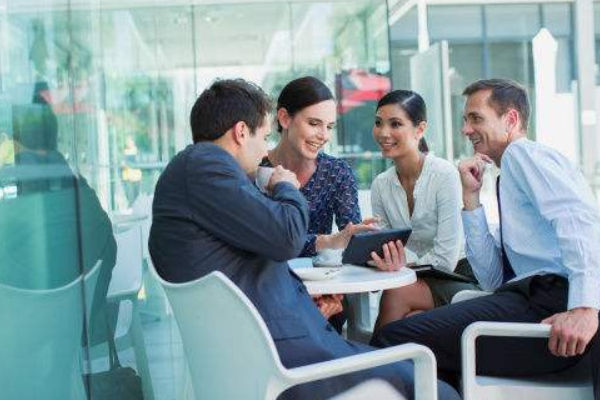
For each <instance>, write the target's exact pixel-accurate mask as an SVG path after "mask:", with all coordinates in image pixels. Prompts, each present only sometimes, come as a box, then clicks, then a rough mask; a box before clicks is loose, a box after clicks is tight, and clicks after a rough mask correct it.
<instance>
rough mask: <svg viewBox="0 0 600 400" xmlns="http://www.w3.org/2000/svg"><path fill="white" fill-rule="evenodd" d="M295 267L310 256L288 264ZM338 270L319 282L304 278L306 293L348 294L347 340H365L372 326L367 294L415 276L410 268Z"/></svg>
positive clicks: (347, 267) (352, 267)
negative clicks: (331, 276) (387, 270)
mask: <svg viewBox="0 0 600 400" xmlns="http://www.w3.org/2000/svg"><path fill="white" fill-rule="evenodd" d="M290 264H291V265H295V266H296V267H308V266H309V265H312V262H311V261H310V259H295V260H292V262H291V263H290ZM341 268H342V271H341V272H340V273H339V274H337V275H335V276H334V277H333V278H331V279H326V280H321V281H311V280H304V281H303V283H304V285H305V286H306V289H307V291H308V293H309V294H311V295H313V296H315V295H325V294H345V295H348V296H347V297H346V298H347V299H348V303H349V306H350V309H349V310H348V327H347V331H346V332H347V335H348V338H349V339H353V340H359V341H362V342H364V343H368V341H369V338H370V337H371V332H370V330H371V329H372V324H371V316H370V303H369V293H371V292H375V291H379V290H386V289H393V288H397V287H401V286H407V285H412V284H413V283H415V282H416V281H417V275H416V274H415V272H414V271H413V270H412V269H410V268H402V269H401V270H400V271H394V272H385V271H380V270H378V269H376V268H369V267H359V266H356V265H344V266H342V267H341Z"/></svg>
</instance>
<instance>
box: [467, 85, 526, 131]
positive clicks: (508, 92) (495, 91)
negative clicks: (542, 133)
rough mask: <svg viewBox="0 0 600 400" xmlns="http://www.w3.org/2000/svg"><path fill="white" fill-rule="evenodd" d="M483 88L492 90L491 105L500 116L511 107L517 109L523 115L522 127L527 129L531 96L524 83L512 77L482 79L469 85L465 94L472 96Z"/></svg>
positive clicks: (489, 99)
mask: <svg viewBox="0 0 600 400" xmlns="http://www.w3.org/2000/svg"><path fill="white" fill-rule="evenodd" d="M481 90H491V91H492V93H491V95H490V97H489V98H488V101H489V105H490V107H492V108H493V109H494V111H496V113H497V114H498V116H501V115H504V114H505V113H506V112H507V111H508V109H509V108H514V109H515V110H517V112H518V113H519V115H520V116H521V127H522V128H523V129H524V130H527V125H528V124H529V113H530V107H529V97H528V96H527V89H525V87H523V85H521V84H519V83H517V82H515V81H512V80H510V79H481V80H479V81H477V82H474V83H472V84H470V85H469V86H467V88H466V89H465V90H463V93H462V94H463V96H470V95H472V94H474V93H476V92H479V91H481Z"/></svg>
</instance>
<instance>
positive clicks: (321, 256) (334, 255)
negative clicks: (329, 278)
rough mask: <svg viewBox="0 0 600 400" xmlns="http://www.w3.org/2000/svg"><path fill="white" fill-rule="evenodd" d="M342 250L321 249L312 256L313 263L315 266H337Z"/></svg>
mask: <svg viewBox="0 0 600 400" xmlns="http://www.w3.org/2000/svg"><path fill="white" fill-rule="evenodd" d="M343 252H344V250H343V249H323V250H321V251H319V253H318V254H317V256H316V257H315V258H313V264H314V265H315V266H317V267H339V266H341V265H342V253H343Z"/></svg>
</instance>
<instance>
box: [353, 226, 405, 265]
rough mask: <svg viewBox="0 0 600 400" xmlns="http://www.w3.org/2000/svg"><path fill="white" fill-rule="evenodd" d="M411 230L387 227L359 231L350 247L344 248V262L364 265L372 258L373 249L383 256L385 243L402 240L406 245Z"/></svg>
mask: <svg viewBox="0 0 600 400" xmlns="http://www.w3.org/2000/svg"><path fill="white" fill-rule="evenodd" d="M411 232H412V230H411V229H385V230H381V231H374V232H363V233H357V234H356V235H354V236H352V238H351V239H350V243H348V247H346V250H344V255H343V257H342V263H343V264H354V265H364V264H366V263H367V261H369V260H370V259H371V252H372V251H375V252H376V253H377V254H378V255H379V256H380V257H383V250H382V246H383V245H384V244H385V243H388V242H392V241H396V240H400V241H402V244H403V245H405V244H406V242H407V240H408V237H409V236H410V234H411Z"/></svg>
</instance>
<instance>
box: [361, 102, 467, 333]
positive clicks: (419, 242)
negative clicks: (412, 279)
mask: <svg viewBox="0 0 600 400" xmlns="http://www.w3.org/2000/svg"><path fill="white" fill-rule="evenodd" d="M426 113H427V111H426V106H425V102H424V101H423V98H422V97H421V96H420V95H419V94H418V93H415V92H412V91H409V90H395V91H393V92H390V93H388V94H387V95H385V96H384V97H383V98H381V100H379V102H378V103H377V111H376V115H375V125H374V126H373V137H374V139H375V141H376V142H377V143H378V144H379V146H380V147H381V152H382V155H383V157H385V158H389V159H391V160H393V162H394V166H393V167H391V168H390V169H388V170H387V171H385V172H383V173H381V174H380V175H379V176H377V178H375V180H374V181H373V185H372V187H371V201H372V206H373V214H374V215H375V216H377V217H378V218H379V219H380V224H381V225H382V226H383V227H385V228H410V229H412V234H411V236H410V238H409V240H408V242H407V243H406V247H405V253H406V259H407V262H408V263H415V264H418V265H422V264H431V265H434V266H436V267H439V268H443V269H445V270H447V271H454V270H455V269H457V271H456V272H461V273H463V274H465V275H469V276H472V273H471V271H470V268H469V267H468V263H466V260H461V262H460V263H459V266H458V268H457V263H458V260H459V256H460V255H461V254H462V252H463V251H462V247H463V230H462V221H461V218H460V209H461V205H462V200H461V189H460V188H461V186H460V178H459V175H458V171H457V170H456V168H455V167H454V166H453V165H452V164H451V163H450V162H448V161H446V160H444V159H441V158H438V157H435V156H433V155H431V154H428V148H427V144H426V143H425V141H424V139H423V134H424V133H425V130H426V128H427V115H426ZM465 289H477V286H476V285H475V284H471V283H465V282H458V281H453V280H445V279H438V278H424V279H418V280H417V282H416V283H414V284H413V285H409V286H404V287H400V288H397V289H392V290H387V291H385V292H384V294H383V296H382V297H381V303H380V309H379V317H378V319H377V324H376V326H375V327H376V329H377V328H378V327H380V326H383V325H385V324H387V323H390V322H392V321H395V320H397V319H400V318H404V317H406V316H410V315H413V314H416V313H418V312H421V311H426V310H430V309H432V308H434V307H439V306H442V305H445V304H448V303H449V302H450V300H451V299H452V296H453V295H454V294H455V293H457V292H459V291H460V290H465Z"/></svg>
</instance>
